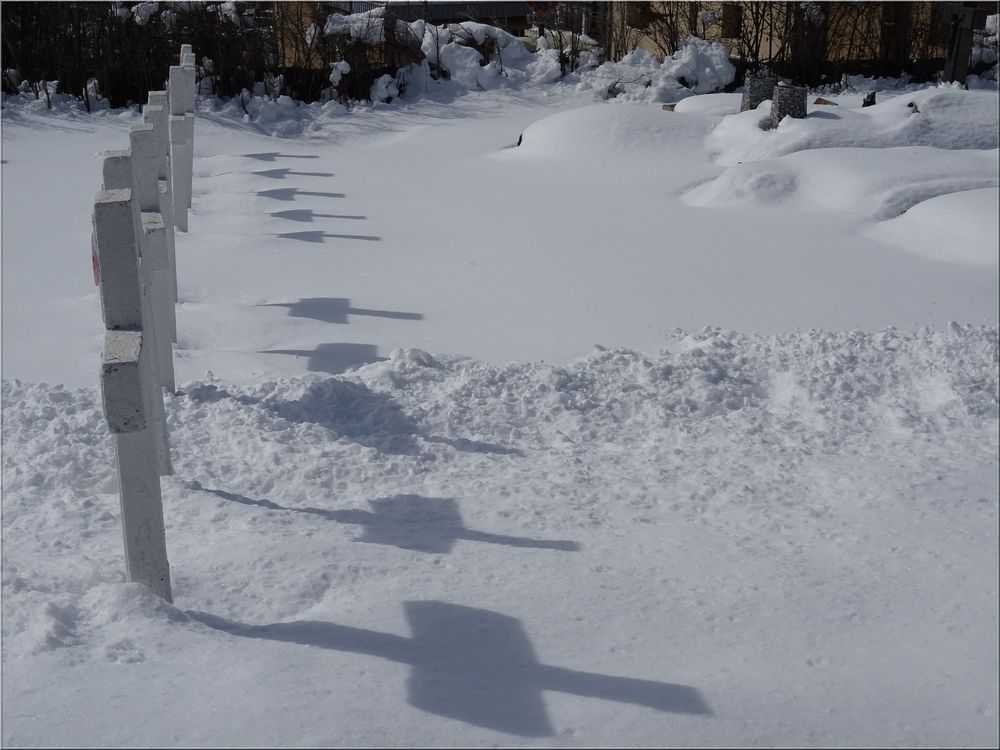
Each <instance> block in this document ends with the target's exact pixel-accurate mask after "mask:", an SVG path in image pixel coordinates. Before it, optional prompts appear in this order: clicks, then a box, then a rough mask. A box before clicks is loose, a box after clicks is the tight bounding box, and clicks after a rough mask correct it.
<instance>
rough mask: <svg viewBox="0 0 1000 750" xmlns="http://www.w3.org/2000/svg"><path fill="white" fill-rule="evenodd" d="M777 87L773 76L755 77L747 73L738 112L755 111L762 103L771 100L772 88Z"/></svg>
mask: <svg viewBox="0 0 1000 750" xmlns="http://www.w3.org/2000/svg"><path fill="white" fill-rule="evenodd" d="M777 85H778V79H777V78H776V77H775V76H756V75H753V74H751V73H747V76H746V82H745V83H744V85H743V99H742V100H741V101H740V112H746V111H747V110H748V109H757V107H759V106H760V105H761V104H762V103H763V102H765V101H767V100H768V99H770V98H771V96H772V95H773V93H774V87H775V86H777Z"/></svg>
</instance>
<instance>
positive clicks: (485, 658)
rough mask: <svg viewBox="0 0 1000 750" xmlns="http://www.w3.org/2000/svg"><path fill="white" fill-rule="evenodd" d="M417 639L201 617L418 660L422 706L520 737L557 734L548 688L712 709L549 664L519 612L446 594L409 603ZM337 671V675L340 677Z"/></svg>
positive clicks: (655, 706) (673, 691) (410, 689)
mask: <svg viewBox="0 0 1000 750" xmlns="http://www.w3.org/2000/svg"><path fill="white" fill-rule="evenodd" d="M403 608H404V611H405V612H406V619H407V621H408V622H409V625H410V632H411V633H412V637H410V638H404V637H402V636H398V635H393V634H390V633H381V632H378V631H374V630H365V629H363V628H354V627H348V626H345V625H337V624H335V623H331V622H321V621H315V620H299V621H296V622H281V623H273V624H270V625H247V624H244V623H240V622H234V621H232V620H226V619H224V618H222V617H218V616H216V615H211V614H208V613H205V612H195V611H188V612H187V614H188V615H189V616H190V617H191V618H192V619H194V620H197V621H198V622H201V623H203V624H204V625H207V626H208V627H210V628H214V629H216V630H220V631H223V632H226V633H229V634H231V635H234V636H239V637H241V638H263V639H266V640H272V641H283V642H286V643H296V644H300V645H304V646H314V647H319V648H325V649H330V650H333V651H346V652H350V653H355V654H364V655H367V656H374V657H378V658H380V659H388V660H390V661H394V662H397V663H400V664H406V665H408V666H409V667H410V674H409V678H408V679H407V683H406V687H407V701H408V703H409V704H410V705H411V706H413V707H415V708H418V709H420V710H422V711H426V712H428V713H431V714H435V715H437V716H444V717H447V718H450V719H454V720H456V721H461V722H464V723H466V724H471V725H473V726H477V727H483V728H485V729H492V730H495V731H498V732H504V733H506V734H512V735H517V736H521V737H549V736H551V735H552V734H553V733H554V730H553V727H552V722H551V721H550V719H549V715H548V711H547V709H546V707H545V701H544V698H543V691H546V690H549V691H555V692H559V693H567V694H570V695H577V696H581V697H584V698H600V699H602V700H609V701H615V702H618V703H627V704H631V705H635V706H643V707H645V708H649V709H652V710H655V711H663V712H668V713H680V714H694V715H701V716H711V714H712V712H711V709H709V707H708V705H707V704H706V703H705V700H704V699H703V698H702V696H701V693H699V692H698V690H697V689H695V688H693V687H691V686H689V685H678V684H673V683H669V682H657V681H654V680H642V679H635V678H631V677H612V676H609V675H602V674H596V673H594V672H581V671H577V670H574V669H564V668H562V667H551V666H548V665H546V664H541V663H539V661H538V658H537V656H536V655H535V650H534V648H533V647H532V645H531V641H530V640H529V639H528V635H527V633H526V632H525V629H524V626H523V625H522V624H521V621H520V620H518V619H517V618H514V617H510V616H508V615H503V614H500V613H499V612H491V611H489V610H485V609H476V608H474V607H465V606H460V605H457V604H449V603H447V602H440V601H408V602H404V604H403ZM331 679H336V675H333V676H332V677H331Z"/></svg>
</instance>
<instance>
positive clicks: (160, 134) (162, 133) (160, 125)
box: [142, 91, 177, 342]
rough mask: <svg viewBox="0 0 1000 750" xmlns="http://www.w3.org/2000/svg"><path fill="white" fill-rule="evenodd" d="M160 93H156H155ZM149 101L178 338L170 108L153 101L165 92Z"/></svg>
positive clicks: (170, 324)
mask: <svg viewBox="0 0 1000 750" xmlns="http://www.w3.org/2000/svg"><path fill="white" fill-rule="evenodd" d="M154 95H157V96H154ZM149 101H150V104H149V105H148V106H147V107H146V108H145V109H144V110H143V112H142V117H143V122H144V123H145V124H147V125H152V126H153V135H154V137H155V138H154V139H155V141H156V152H157V154H158V156H157V159H156V162H157V168H158V174H157V181H158V187H159V196H160V201H159V212H160V215H161V216H162V217H163V225H164V227H165V228H166V236H167V269H166V272H165V273H166V282H167V284H166V285H167V298H168V300H169V305H168V314H167V316H166V318H167V329H168V333H169V337H168V338H169V340H170V341H171V342H176V341H177V316H176V313H175V310H174V304H175V303H176V302H177V252H176V246H175V241H174V203H173V192H172V190H171V186H170V134H169V132H168V129H169V124H168V121H167V112H166V109H165V108H164V106H162V105H160V104H153V102H154V101H162V102H163V104H166V93H165V92H153V91H151V92H150V93H149Z"/></svg>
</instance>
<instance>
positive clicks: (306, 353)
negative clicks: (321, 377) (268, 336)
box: [260, 344, 385, 375]
mask: <svg viewBox="0 0 1000 750" xmlns="http://www.w3.org/2000/svg"><path fill="white" fill-rule="evenodd" d="M260 353H261V354H286V355H288V356H293V357H308V358H309V361H308V363H307V364H306V367H307V369H308V370H309V371H310V372H326V373H329V374H330V375H340V374H341V373H343V372H347V371H348V370H352V369H354V368H356V367H361V366H363V365H370V364H372V363H374V362H385V357H380V356H378V347H377V346H375V345H374V344H320V345H319V346H317V347H316V348H315V349H267V350H265V351H262V352H260Z"/></svg>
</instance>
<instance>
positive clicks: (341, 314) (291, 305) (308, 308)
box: [258, 297, 424, 324]
mask: <svg viewBox="0 0 1000 750" xmlns="http://www.w3.org/2000/svg"><path fill="white" fill-rule="evenodd" d="M258 307H287V308H288V316H289V317H291V318H312V319H313V320H319V321H321V322H323V323H341V324H346V323H348V320H347V316H348V315H365V316H369V317H375V318H389V319H391V320H423V319H424V316H423V315H421V314H420V313H410V312H397V311H394V310H371V309H368V308H364V307H351V301H350V300H349V299H345V298H341V297H303V298H302V299H300V300H299V301H298V302H272V303H269V304H265V305H258Z"/></svg>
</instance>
